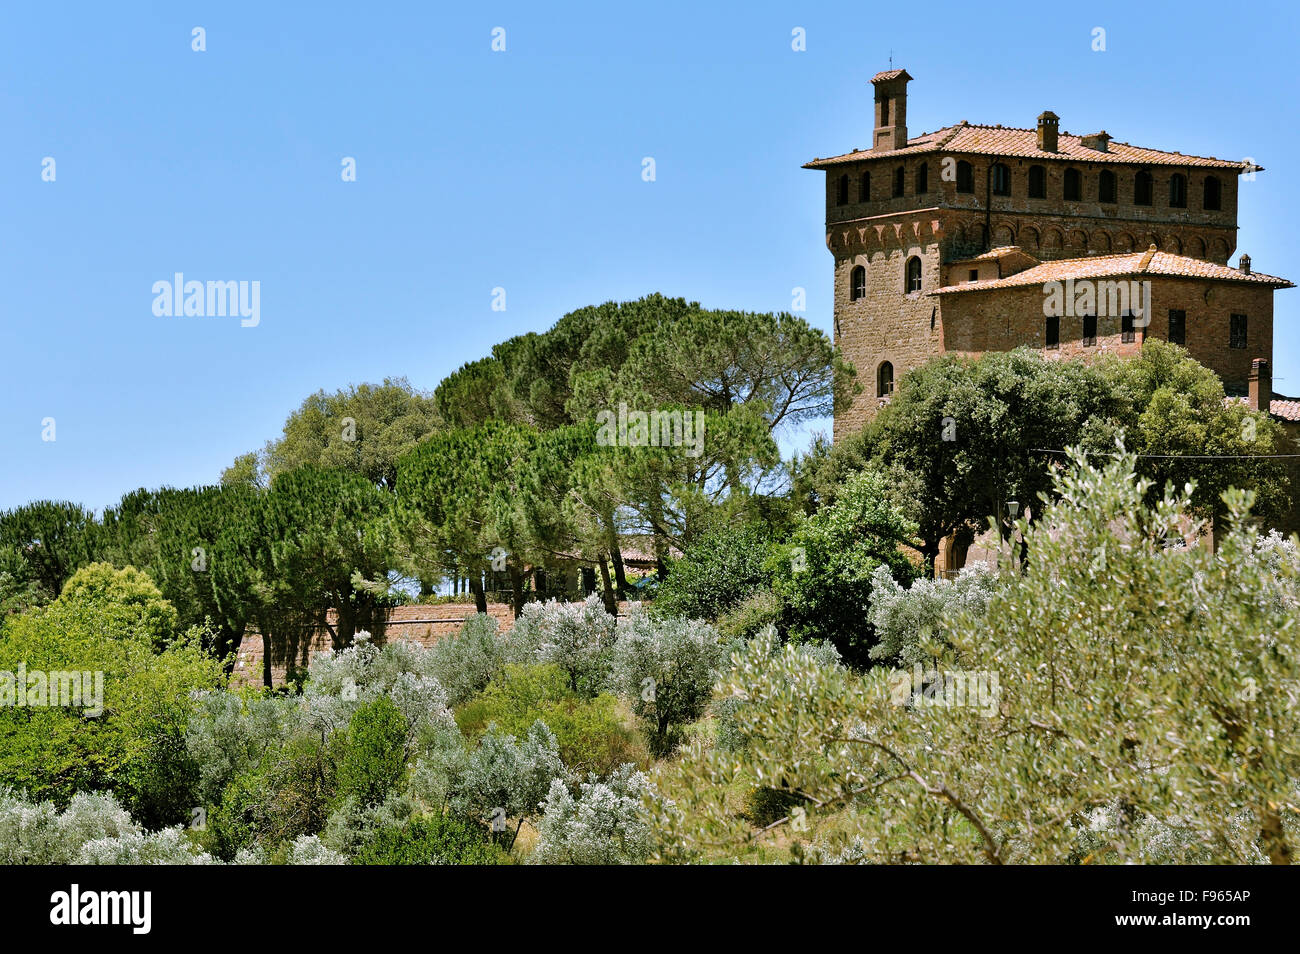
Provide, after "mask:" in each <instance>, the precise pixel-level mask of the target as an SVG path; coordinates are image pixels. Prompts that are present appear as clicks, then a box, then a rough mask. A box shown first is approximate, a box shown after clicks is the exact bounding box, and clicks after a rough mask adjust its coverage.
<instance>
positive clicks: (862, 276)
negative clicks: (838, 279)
mask: <svg viewBox="0 0 1300 954" xmlns="http://www.w3.org/2000/svg"><path fill="white" fill-rule="evenodd" d="M866 296H867V270H866V269H865V268H863V267H862V266H861V265H859V266H857V267H856V268H854V269H853V272H852V277H851V278H850V280H849V300H850V301H857V300H858V299H859V298H865V297H866Z"/></svg>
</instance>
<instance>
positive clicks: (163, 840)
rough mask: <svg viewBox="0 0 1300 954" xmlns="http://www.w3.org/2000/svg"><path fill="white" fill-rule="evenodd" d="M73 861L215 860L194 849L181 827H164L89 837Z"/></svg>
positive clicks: (148, 862) (188, 862)
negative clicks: (97, 837) (156, 829)
mask: <svg viewBox="0 0 1300 954" xmlns="http://www.w3.org/2000/svg"><path fill="white" fill-rule="evenodd" d="M74 864H79V865H211V864H218V862H217V861H216V860H215V859H213V857H212V856H211V855H209V854H207V853H206V852H202V851H196V850H195V849H194V848H193V847H192V846H191V844H190V842H189V839H187V838H186V836H185V833H184V832H183V831H182V830H181V829H180V828H164V829H162V831H156V832H142V831H131V832H126V833H124V834H121V835H118V836H116V837H114V838H99V839H96V840H94V841H88V842H86V843H85V844H84V845H82V846H81V848H80V850H78V852H77V858H76V861H75V862H74Z"/></svg>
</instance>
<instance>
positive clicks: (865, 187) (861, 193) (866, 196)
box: [858, 172, 871, 202]
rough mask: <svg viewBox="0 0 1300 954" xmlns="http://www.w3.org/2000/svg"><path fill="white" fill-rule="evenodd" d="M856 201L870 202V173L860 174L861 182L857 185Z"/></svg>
mask: <svg viewBox="0 0 1300 954" xmlns="http://www.w3.org/2000/svg"><path fill="white" fill-rule="evenodd" d="M858 201H859V202H870V201H871V173H870V172H864V173H862V181H861V182H859V183H858Z"/></svg>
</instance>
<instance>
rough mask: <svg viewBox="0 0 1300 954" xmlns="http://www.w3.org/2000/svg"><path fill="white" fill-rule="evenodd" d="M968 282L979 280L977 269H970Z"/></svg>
mask: <svg viewBox="0 0 1300 954" xmlns="http://www.w3.org/2000/svg"><path fill="white" fill-rule="evenodd" d="M970 280H971V281H973V282H977V281H979V280H980V270H979V269H978V268H972V269H971V270H970Z"/></svg>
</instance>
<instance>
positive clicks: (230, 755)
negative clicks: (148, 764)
mask: <svg viewBox="0 0 1300 954" xmlns="http://www.w3.org/2000/svg"><path fill="white" fill-rule="evenodd" d="M297 709H298V702H297V700H295V699H286V698H283V697H279V696H263V695H259V694H256V693H251V692H249V693H241V692H222V691H217V690H214V691H208V692H204V693H203V695H202V696H201V697H200V699H199V700H198V706H197V707H196V712H195V713H194V715H193V716H192V717H191V719H190V722H189V724H188V725H187V726H186V729H185V747H186V749H187V750H188V752H189V754H190V757H191V758H192V759H193V760H194V761H195V763H196V764H197V765H198V767H199V797H200V799H202V800H203V802H204V803H205V804H213V803H215V802H216V801H217V800H218V799H220V797H221V792H222V790H223V789H225V787H226V785H227V784H229V783H230V781H231V780H232V779H233V778H235V776H237V775H238V774H239V773H241V772H244V771H247V770H248V769H250V768H252V767H253V766H254V765H256V764H257V763H258V762H259V761H260V760H261V758H262V756H263V755H264V754H265V753H266V751H267V750H268V749H269V748H271V747H272V746H274V745H278V744H279V743H280V742H282V741H284V739H285V738H286V737H287V735H288V734H289V732H290V731H291V729H292V728H293V726H294V725H295V724H296V722H297V715H298V713H297Z"/></svg>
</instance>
